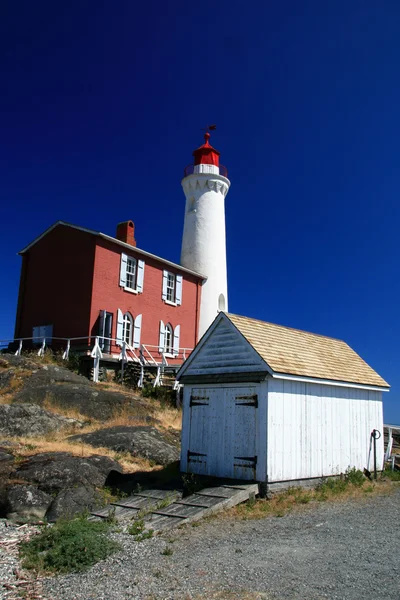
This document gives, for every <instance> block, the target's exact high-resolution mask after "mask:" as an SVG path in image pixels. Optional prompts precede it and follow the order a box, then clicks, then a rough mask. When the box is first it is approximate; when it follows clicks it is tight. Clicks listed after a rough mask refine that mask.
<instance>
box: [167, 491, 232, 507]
mask: <svg viewBox="0 0 400 600" xmlns="http://www.w3.org/2000/svg"><path fill="white" fill-rule="evenodd" d="M218 502H221V498H215V497H214V496H198V495H197V494H194V495H193V496H188V497H187V498H184V499H183V500H177V501H176V502H175V504H187V505H188V506H200V507H202V508H210V506H214V505H215V504H218Z"/></svg>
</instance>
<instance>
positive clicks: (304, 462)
mask: <svg viewBox="0 0 400 600" xmlns="http://www.w3.org/2000/svg"><path fill="white" fill-rule="evenodd" d="M373 429H378V430H379V431H380V432H381V433H383V410H382V393H381V392H376V391H369V390H361V389H355V388H347V387H341V386H330V385H322V384H315V383H302V382H295V381H288V380H279V379H270V380H269V385H268V436H267V439H268V452H267V471H268V481H269V482H274V481H288V480H296V479H306V478H310V477H322V476H329V475H336V474H339V473H342V472H345V471H346V469H347V468H348V467H349V466H350V467H356V468H358V469H364V467H367V468H369V469H370V470H371V469H372V468H373V454H372V451H371V455H370V459H369V450H370V436H371V431H372V430H373ZM382 463H383V435H382V437H381V439H380V440H378V441H377V464H378V468H381V467H382Z"/></svg>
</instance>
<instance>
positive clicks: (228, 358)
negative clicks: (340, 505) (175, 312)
mask: <svg viewBox="0 0 400 600" xmlns="http://www.w3.org/2000/svg"><path fill="white" fill-rule="evenodd" d="M177 377H178V379H179V381H180V383H183V384H184V395H183V429H182V453H181V470H182V471H183V472H187V473H197V474H200V475H209V476H215V477H223V478H232V479H247V480H255V481H258V482H262V483H264V484H267V489H273V488H274V487H281V485H282V484H285V485H293V484H294V483H296V484H297V483H301V482H303V481H305V480H309V479H314V478H320V477H326V476H330V475H337V474H339V473H342V472H345V471H346V469H348V468H349V467H356V468H358V469H364V468H365V467H367V468H368V469H370V470H371V469H372V468H373V455H372V449H371V448H373V444H371V432H372V431H373V430H374V429H376V430H378V431H379V432H381V433H382V436H381V437H380V439H379V440H377V444H376V447H377V464H378V468H379V469H380V468H382V463H383V414H382V413H383V411H382V392H383V391H388V389H389V385H388V384H387V383H386V381H384V380H383V379H382V378H381V377H380V376H379V375H378V374H377V373H376V372H375V371H374V370H373V369H372V368H371V367H370V366H368V365H367V363H365V362H364V361H363V360H362V358H360V356H358V354H356V352H354V350H352V349H351V348H350V347H349V346H348V345H347V344H346V343H345V342H343V341H341V340H337V339H333V338H328V337H325V336H322V335H316V334H313V333H307V332H305V331H299V330H297V329H290V328H289V327H282V326H280V325H273V324H271V323H265V322H263V321H258V320H255V319H250V318H247V317H240V316H237V315H231V314H225V313H220V314H219V315H218V316H217V318H216V319H215V321H214V322H213V324H212V325H211V326H210V328H209V329H208V331H207V332H206V333H205V335H204V336H203V338H202V339H201V340H200V342H199V344H198V345H197V346H196V348H195V350H194V351H193V352H192V354H191V355H190V357H189V358H188V360H187V361H186V362H185V363H184V364H183V366H182V367H181V369H180V371H179V373H178V375H177Z"/></svg>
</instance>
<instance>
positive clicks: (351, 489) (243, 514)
mask: <svg viewBox="0 0 400 600" xmlns="http://www.w3.org/2000/svg"><path fill="white" fill-rule="evenodd" d="M392 491H393V484H392V482H390V481H386V480H378V481H377V482H369V481H367V480H366V481H365V483H364V484H363V485H361V486H357V485H353V484H351V483H348V484H346V485H345V486H343V488H342V489H340V488H339V487H338V488H336V489H335V487H333V488H332V489H331V488H329V487H328V488H326V487H324V486H320V487H317V488H315V489H304V488H290V489H289V490H287V491H285V492H281V493H277V494H274V495H273V496H272V498H271V499H270V500H266V499H262V498H257V499H256V500H255V501H249V502H247V503H244V504H239V505H237V506H234V507H233V508H231V509H229V510H227V511H225V513H223V514H224V516H225V517H228V518H232V517H234V518H239V519H262V518H263V517H266V516H271V517H283V516H285V515H286V514H288V513H289V512H292V511H298V510H302V509H304V508H305V506H306V505H307V504H310V503H311V504H314V505H315V503H316V502H325V501H329V502H344V501H347V500H358V501H360V500H364V499H365V498H367V497H369V496H374V495H385V494H390V493H392Z"/></svg>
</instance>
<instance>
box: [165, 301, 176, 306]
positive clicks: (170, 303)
mask: <svg viewBox="0 0 400 600" xmlns="http://www.w3.org/2000/svg"><path fill="white" fill-rule="evenodd" d="M164 302H165V304H169V305H170V306H178V305H177V303H176V302H171V300H164Z"/></svg>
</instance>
